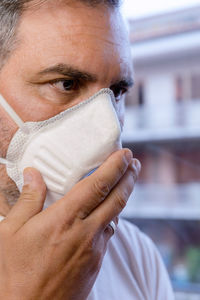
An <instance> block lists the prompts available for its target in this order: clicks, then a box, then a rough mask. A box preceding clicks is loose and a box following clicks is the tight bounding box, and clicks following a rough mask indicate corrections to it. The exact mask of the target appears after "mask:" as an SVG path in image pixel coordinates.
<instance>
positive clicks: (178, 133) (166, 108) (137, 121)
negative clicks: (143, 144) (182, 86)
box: [123, 100, 200, 141]
mask: <svg viewBox="0 0 200 300" xmlns="http://www.w3.org/2000/svg"><path fill="white" fill-rule="evenodd" d="M188 136H189V137H194V138H195V137H196V136H197V137H200V100H195V101H194V100H193V101H187V102H184V103H175V104H169V105H161V104H159V105H144V106H141V107H133V108H127V110H126V120H125V126H124V134H123V137H124V139H125V140H133V141H139V140H145V139H149V138H152V139H154V138H155V139H162V138H167V139H170V138H178V137H179V138H184V137H188Z"/></svg>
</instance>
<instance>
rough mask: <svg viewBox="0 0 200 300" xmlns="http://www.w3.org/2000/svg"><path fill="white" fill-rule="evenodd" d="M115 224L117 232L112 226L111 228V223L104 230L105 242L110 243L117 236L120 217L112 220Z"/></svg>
mask: <svg viewBox="0 0 200 300" xmlns="http://www.w3.org/2000/svg"><path fill="white" fill-rule="evenodd" d="M112 221H113V222H114V224H115V228H116V229H115V230H113V228H112V226H110V223H109V224H108V225H107V226H106V228H105V230H104V240H105V242H108V241H109V239H110V238H111V237H112V236H113V235H114V234H115V231H116V230H117V225H118V222H119V217H116V218H114V219H113V220H112Z"/></svg>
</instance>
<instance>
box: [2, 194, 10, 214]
mask: <svg viewBox="0 0 200 300" xmlns="http://www.w3.org/2000/svg"><path fill="white" fill-rule="evenodd" d="M10 209H11V207H10V205H9V204H8V202H7V200H6V198H5V197H4V196H3V195H2V194H0V215H1V216H4V217H5V216H6V215H7V214H8V213H9V211H10Z"/></svg>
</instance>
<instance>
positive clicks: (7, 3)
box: [0, 0, 121, 68]
mask: <svg viewBox="0 0 200 300" xmlns="http://www.w3.org/2000/svg"><path fill="white" fill-rule="evenodd" d="M46 1H49V0H0V68H1V67H2V66H3V64H4V63H5V61H6V59H7V58H8V57H9V55H10V53H11V52H12V51H13V49H14V47H15V44H16V38H15V37H16V32H17V26H18V23H19V20H20V17H21V15H22V13H23V11H24V10H25V9H26V8H27V7H28V4H30V3H34V2H36V3H37V4H40V3H44V2H46ZM75 1H77V0H75ZM78 1H80V2H83V3H85V4H87V5H90V6H93V7H94V6H97V5H100V4H102V5H107V6H109V7H113V8H117V7H119V6H120V2H121V1H120V0H78Z"/></svg>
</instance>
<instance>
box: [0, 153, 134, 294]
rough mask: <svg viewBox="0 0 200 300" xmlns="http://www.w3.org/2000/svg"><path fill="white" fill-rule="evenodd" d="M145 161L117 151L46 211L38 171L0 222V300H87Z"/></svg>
mask: <svg viewBox="0 0 200 300" xmlns="http://www.w3.org/2000/svg"><path fill="white" fill-rule="evenodd" d="M139 170H140V163H139V162H138V161H137V160H133V159H132V153H131V152H130V151H129V150H121V151H118V152H115V153H114V154H113V155H112V156H111V157H110V158H109V159H108V160H107V161H106V162H105V163H104V164H103V165H102V166H101V167H100V168H99V169H98V170H97V171H96V172H95V173H93V174H92V175H91V176H89V177H88V178H85V179H84V180H82V181H81V182H79V183H78V184H77V185H76V186H74V188H73V189H72V190H71V191H70V192H69V193H68V194H67V195H66V196H64V197H63V198H62V199H60V200H59V201H57V202H56V203H54V204H53V205H52V206H50V207H48V208H47V209H45V210H43V211H42V208H43V204H44V200H45V194H46V187H45V184H44V181H43V179H42V177H41V175H40V173H39V172H38V171H36V170H35V169H32V168H28V169H26V170H25V172H24V182H25V185H24V188H23V191H22V194H21V196H20V198H19V200H18V202H17V203H16V204H15V206H14V207H13V208H12V209H11V210H10V212H9V213H8V214H7V217H6V219H5V220H4V221H2V222H1V223H0V299H4V300H7V299H9V300H12V299H13V300H18V299H20V300H23V299H24V300H29V299H30V300H34V299H37V300H38V299H41V300H44V299H45V300H46V299H55V300H61V299H65V300H72V299H73V300H85V299H86V298H87V296H88V294H89V292H90V290H91V288H92V286H93V284H94V282H95V279H96V277H97V274H98V272H99V269H100V266H101V263H102V259H103V256H104V254H105V251H106V245H107V242H108V240H109V239H110V237H111V236H112V234H113V232H112V229H111V228H110V226H108V224H109V222H110V221H111V220H116V218H117V216H118V215H119V213H120V212H121V211H122V210H123V208H124V207H125V205H126V202H127V200H128V198H129V196H130V193H131V192H132V190H133V186H134V183H135V181H136V178H137V176H138V173H139Z"/></svg>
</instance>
